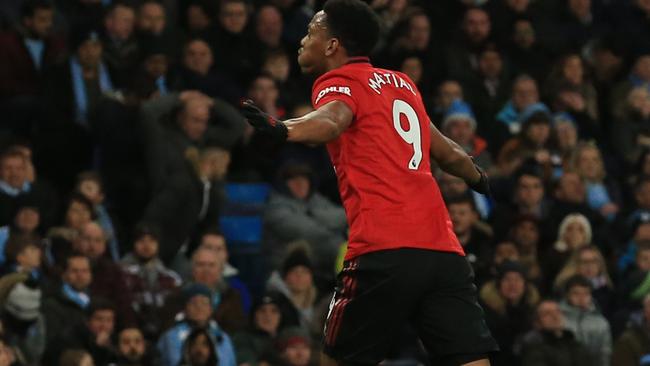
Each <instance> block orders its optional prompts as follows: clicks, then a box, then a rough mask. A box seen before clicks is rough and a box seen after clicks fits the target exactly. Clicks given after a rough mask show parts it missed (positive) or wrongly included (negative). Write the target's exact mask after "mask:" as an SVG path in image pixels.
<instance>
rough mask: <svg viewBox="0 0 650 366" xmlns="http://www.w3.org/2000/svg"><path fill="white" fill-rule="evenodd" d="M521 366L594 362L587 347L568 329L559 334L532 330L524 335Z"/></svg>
mask: <svg viewBox="0 0 650 366" xmlns="http://www.w3.org/2000/svg"><path fill="white" fill-rule="evenodd" d="M521 365H522V366H591V365H594V362H593V360H592V358H591V355H590V354H589V352H588V351H587V349H586V348H585V347H584V346H583V345H581V344H580V343H578V341H577V340H576V339H575V337H574V336H573V333H571V332H570V331H568V330H565V331H564V332H563V333H562V335H561V336H559V337H558V336H556V335H555V334H552V333H550V332H544V331H539V330H534V331H532V332H530V333H529V334H527V335H526V337H525V339H524V346H523V350H522V362H521Z"/></svg>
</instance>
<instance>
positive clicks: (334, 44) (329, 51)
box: [325, 38, 341, 56]
mask: <svg viewBox="0 0 650 366" xmlns="http://www.w3.org/2000/svg"><path fill="white" fill-rule="evenodd" d="M340 46H341V42H340V41H339V39H338V38H330V39H329V40H328V41H327V48H326V49H325V56H331V55H333V54H334V53H335V52H336V51H337V50H338V49H339V47H340Z"/></svg>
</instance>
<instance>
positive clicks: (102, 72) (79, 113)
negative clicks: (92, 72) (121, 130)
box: [70, 56, 113, 125]
mask: <svg viewBox="0 0 650 366" xmlns="http://www.w3.org/2000/svg"><path fill="white" fill-rule="evenodd" d="M70 73H71V74H72V88H73V90H74V99H75V106H76V109H77V110H76V120H77V122H78V123H80V124H82V125H85V124H86V122H87V120H86V118H87V113H88V98H87V96H86V81H85V80H84V77H83V70H82V69H81V64H79V60H78V59H77V57H76V56H74V57H71V58H70ZM99 89H100V90H101V91H102V93H106V92H109V91H111V90H113V83H111V79H110V77H109V75H108V71H107V70H106V66H104V63H103V62H100V63H99Z"/></svg>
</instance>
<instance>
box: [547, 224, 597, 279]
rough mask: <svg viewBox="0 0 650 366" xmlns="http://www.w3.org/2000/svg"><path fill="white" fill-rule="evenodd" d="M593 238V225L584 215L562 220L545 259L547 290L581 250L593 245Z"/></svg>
mask: <svg viewBox="0 0 650 366" xmlns="http://www.w3.org/2000/svg"><path fill="white" fill-rule="evenodd" d="M591 238H592V231H591V224H590V223H589V220H587V218H586V217H585V216H584V215H581V214H578V213H576V214H569V215H567V216H566V217H565V218H564V219H563V220H562V222H561V223H560V228H559V230H558V234H557V240H556V241H555V243H554V244H553V247H552V248H551V249H550V250H549V251H548V253H547V254H546V258H544V276H545V277H546V278H545V279H546V286H545V287H546V288H549V289H551V288H552V284H553V281H554V279H555V277H556V276H557V274H558V273H559V272H560V270H561V269H562V268H563V267H564V266H565V265H566V263H567V262H568V261H569V259H570V258H571V256H573V255H574V254H575V253H576V252H577V251H578V250H579V249H580V248H583V247H586V246H588V245H590V244H591Z"/></svg>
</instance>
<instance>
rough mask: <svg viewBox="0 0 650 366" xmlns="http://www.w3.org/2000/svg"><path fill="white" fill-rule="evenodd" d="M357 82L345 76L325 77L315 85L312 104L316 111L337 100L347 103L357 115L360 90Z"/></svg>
mask: <svg viewBox="0 0 650 366" xmlns="http://www.w3.org/2000/svg"><path fill="white" fill-rule="evenodd" d="M356 85H357V84H356V82H355V81H354V80H353V79H351V78H349V77H346V76H345V75H340V74H334V75H331V76H324V77H322V78H320V79H318V80H316V82H315V83H314V87H313V88H312V93H311V103H312V106H313V107H314V109H318V108H319V107H321V106H324V105H325V104H327V103H329V102H331V101H334V100H337V101H341V102H343V103H345V104H346V105H347V106H348V107H349V108H350V109H351V110H352V113H353V114H354V115H356V114H357V106H358V104H359V103H358V100H359V99H358V98H359V95H357V94H359V92H360V91H359V90H358V88H357V87H356Z"/></svg>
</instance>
